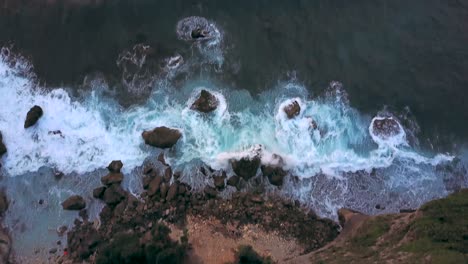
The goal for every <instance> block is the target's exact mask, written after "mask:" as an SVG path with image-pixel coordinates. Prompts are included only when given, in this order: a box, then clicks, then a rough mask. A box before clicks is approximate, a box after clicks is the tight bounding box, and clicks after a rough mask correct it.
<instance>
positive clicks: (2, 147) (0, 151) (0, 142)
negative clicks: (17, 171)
mask: <svg viewBox="0 0 468 264" xmlns="http://www.w3.org/2000/svg"><path fill="white" fill-rule="evenodd" d="M6 152H7V148H6V146H5V144H3V136H2V132H0V157H2V156H3V154H5V153H6Z"/></svg>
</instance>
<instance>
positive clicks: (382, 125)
mask: <svg viewBox="0 0 468 264" xmlns="http://www.w3.org/2000/svg"><path fill="white" fill-rule="evenodd" d="M372 130H373V132H374V135H375V136H378V137H380V138H388V137H392V136H396V135H398V134H399V133H400V132H401V127H400V124H399V123H398V121H397V120H395V119H394V118H392V117H383V118H380V117H376V118H374V119H373V120H372Z"/></svg>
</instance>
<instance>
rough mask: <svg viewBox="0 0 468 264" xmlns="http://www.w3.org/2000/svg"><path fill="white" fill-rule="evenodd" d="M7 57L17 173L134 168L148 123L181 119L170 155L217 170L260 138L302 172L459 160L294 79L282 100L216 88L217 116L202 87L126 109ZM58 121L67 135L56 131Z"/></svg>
mask: <svg viewBox="0 0 468 264" xmlns="http://www.w3.org/2000/svg"><path fill="white" fill-rule="evenodd" d="M8 60H9V58H8V57H5V56H3V57H2V61H1V64H0V92H1V94H2V98H1V99H0V104H1V105H2V108H1V110H0V116H1V118H0V130H1V131H2V133H3V136H4V141H5V142H6V144H7V146H8V153H7V154H6V155H5V156H4V157H3V158H2V159H3V163H4V167H5V169H6V171H7V172H8V174H9V175H10V176H14V175H19V174H23V173H25V172H28V171H31V172H32V171H37V170H38V169H39V168H40V167H41V166H49V167H53V168H56V169H58V170H61V171H63V172H65V173H71V172H77V173H86V172H90V171H93V170H95V169H98V168H102V167H103V166H104V165H105V164H107V163H108V162H109V161H110V160H115V159H121V160H122V161H123V162H124V163H125V168H126V169H127V170H131V169H133V168H135V167H137V166H139V165H141V164H142V162H143V161H144V159H145V158H146V157H147V156H148V151H149V150H148V147H147V146H144V143H143V140H142V138H141V132H142V131H143V130H145V129H152V128H154V127H157V126H169V127H175V128H178V129H180V130H181V131H182V133H183V140H182V142H180V143H179V144H178V146H177V153H176V154H175V156H173V157H170V158H169V161H171V162H173V165H175V166H181V165H183V164H189V163H190V162H191V161H193V160H201V161H203V162H205V163H206V164H207V165H209V166H211V167H213V168H215V169H224V170H228V171H229V170H230V169H229V162H228V161H229V160H231V159H236V158H240V157H242V156H245V155H248V152H249V151H250V150H249V149H251V148H252V147H253V146H255V145H258V144H259V145H261V146H262V151H263V152H264V155H262V156H263V161H264V163H268V160H267V159H268V158H266V157H268V156H269V155H270V156H271V155H272V154H273V153H274V154H277V155H280V156H281V157H283V159H284V161H285V163H284V167H285V168H286V169H289V170H290V171H291V172H292V174H294V175H296V176H300V177H310V176H313V175H314V174H316V173H318V172H325V173H327V174H330V175H339V174H340V173H342V172H347V171H358V170H371V169H372V168H383V167H388V166H390V165H391V164H392V161H393V159H395V158H396V157H399V158H403V159H407V160H410V162H412V163H413V164H418V163H429V164H432V165H437V164H438V163H439V162H443V161H449V160H451V159H452V157H450V156H446V155H442V154H439V155H437V156H436V157H435V158H428V157H424V156H422V155H420V154H418V153H416V152H415V151H413V150H412V149H411V148H410V147H409V146H408V145H407V143H406V141H405V140H406V139H405V134H404V133H405V132H404V130H403V128H402V127H401V125H400V124H399V123H398V126H400V127H399V132H398V133H397V134H396V135H393V136H391V137H386V138H381V137H378V136H376V134H375V133H373V127H372V125H371V126H369V120H368V118H366V117H365V116H362V115H360V114H359V113H358V112H357V111H355V110H354V109H352V108H351V107H349V106H348V105H347V104H345V103H343V101H340V100H338V101H336V100H335V99H336V98H337V97H336V96H335V97H333V98H324V99H317V100H307V99H306V98H307V94H306V93H305V92H304V90H305V89H300V88H297V87H294V85H293V84H288V85H287V86H286V87H283V89H281V90H288V89H289V90H295V93H296V94H297V95H298V97H292V98H285V96H283V95H281V94H276V96H275V98H276V100H277V101H276V102H271V101H268V100H270V99H273V98H264V100H265V101H266V102H261V101H255V100H253V99H251V98H250V97H248V98H246V97H245V96H243V95H239V94H229V91H226V90H225V91H222V90H221V89H216V88H213V87H210V89H211V92H212V93H213V94H214V95H215V96H216V97H217V98H218V101H219V102H220V105H219V107H218V108H217V109H216V111H215V112H214V113H213V114H211V115H209V116H206V115H203V114H200V113H198V112H196V111H193V110H191V109H190V108H189V106H190V104H191V103H192V102H193V101H194V100H195V97H196V96H197V94H198V93H199V91H200V90H201V89H202V88H203V87H192V88H187V89H186V90H183V91H174V90H172V89H171V90H170V91H171V92H168V91H167V90H169V89H166V88H164V87H156V91H155V94H157V96H154V97H153V98H151V99H150V100H149V101H148V103H147V104H146V105H144V106H140V107H136V108H133V109H130V110H126V111H122V110H121V109H120V108H119V107H118V106H117V104H115V103H113V102H111V101H109V100H102V99H101V95H100V94H99V92H97V91H94V92H91V93H90V94H89V95H88V96H87V97H86V98H84V100H83V101H82V102H79V101H76V100H73V99H72V98H71V97H70V96H69V94H68V93H67V92H66V91H65V90H63V89H56V90H53V91H51V92H45V91H44V90H43V89H41V88H40V87H37V86H36V84H35V83H34V81H32V80H31V79H30V78H28V77H26V76H23V75H22V74H21V70H22V69H27V68H28V67H27V66H26V65H24V64H27V62H25V61H22V60H17V61H16V62H15V63H14V65H11V63H9V61H8ZM9 64H10V65H9ZM288 87H289V88H288ZM291 87H292V88H291ZM97 88H99V87H97ZM97 88H96V89H97ZM340 89H341V88H340ZM97 90H98V89H97ZM223 92H225V93H227V94H228V95H229V97H225V96H223ZM164 93H165V94H164ZM171 93H178V95H176V96H174V95H171ZM161 94H162V95H163V96H161ZM184 96H185V100H186V101H185V102H184V101H183V100H184ZM171 98H176V99H174V100H171ZM177 98H180V100H178V99H177ZM278 98H279V99H278ZM228 99H229V100H228ZM229 101H233V102H242V101H244V103H245V104H246V105H245V106H246V107H245V108H244V109H242V110H239V111H235V112H232V113H231V112H230V111H229V104H230V102H229ZM293 101H294V102H297V103H298V105H299V107H300V109H301V110H300V112H299V113H298V114H297V116H296V117H295V118H291V119H290V118H288V117H287V115H286V114H285V112H284V111H283V110H284V108H285V107H286V106H287V105H289V104H291V103H292V102H293ZM262 104H264V105H265V106H263V105H262ZM33 105H40V106H41V107H42V108H43V109H44V116H43V117H42V118H41V120H40V122H39V123H38V124H37V125H36V126H35V127H33V128H32V129H27V130H25V129H24V128H23V120H24V117H25V115H26V112H27V111H28V110H29V109H30V108H31V107H32V106H33ZM380 119H382V118H380ZM376 120H379V118H377V119H376ZM314 126H316V127H315V128H314ZM57 130H60V131H61V133H62V134H61V135H54V134H51V133H50V132H51V131H57ZM372 140H373V141H374V142H376V143H377V148H375V149H369V150H368V151H357V150H355V146H358V145H366V144H371V142H372ZM246 153H247V154H246Z"/></svg>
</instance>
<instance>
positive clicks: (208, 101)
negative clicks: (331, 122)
mask: <svg viewBox="0 0 468 264" xmlns="http://www.w3.org/2000/svg"><path fill="white" fill-rule="evenodd" d="M218 104H219V102H218V99H217V98H216V96H214V95H213V94H211V93H210V92H208V91H206V90H201V92H200V97H198V99H197V100H196V101H195V102H194V103H193V104H192V106H191V107H190V109H192V110H196V111H199V112H202V113H209V112H212V111H214V110H215V109H216V108H217V107H218Z"/></svg>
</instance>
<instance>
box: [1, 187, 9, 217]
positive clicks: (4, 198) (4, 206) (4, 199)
mask: <svg viewBox="0 0 468 264" xmlns="http://www.w3.org/2000/svg"><path fill="white" fill-rule="evenodd" d="M7 210H8V199H7V196H6V193H5V190H1V191H0V215H3V214H4V213H5V212H6V211H7Z"/></svg>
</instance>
